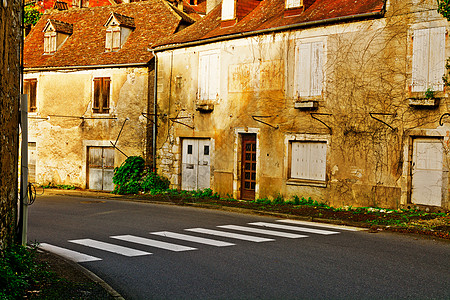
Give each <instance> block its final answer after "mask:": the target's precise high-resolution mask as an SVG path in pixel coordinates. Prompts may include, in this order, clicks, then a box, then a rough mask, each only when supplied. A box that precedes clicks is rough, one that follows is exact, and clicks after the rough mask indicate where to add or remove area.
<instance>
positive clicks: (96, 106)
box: [92, 78, 101, 112]
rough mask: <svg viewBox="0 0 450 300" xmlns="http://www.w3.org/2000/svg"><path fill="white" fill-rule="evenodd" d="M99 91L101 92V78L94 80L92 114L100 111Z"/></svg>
mask: <svg viewBox="0 0 450 300" xmlns="http://www.w3.org/2000/svg"><path fill="white" fill-rule="evenodd" d="M100 91H101V78H94V103H93V104H92V109H93V111H94V112H98V111H99V110H100Z"/></svg>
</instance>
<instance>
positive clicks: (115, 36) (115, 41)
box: [112, 28, 120, 51]
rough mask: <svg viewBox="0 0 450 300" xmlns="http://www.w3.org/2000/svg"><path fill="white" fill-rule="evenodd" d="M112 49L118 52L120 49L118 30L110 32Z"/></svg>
mask: <svg viewBox="0 0 450 300" xmlns="http://www.w3.org/2000/svg"><path fill="white" fill-rule="evenodd" d="M112 49H113V51H114V50H119V49H120V29H119V28H116V29H114V30H113V31H112Z"/></svg>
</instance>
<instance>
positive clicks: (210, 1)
mask: <svg viewBox="0 0 450 300" xmlns="http://www.w3.org/2000/svg"><path fill="white" fill-rule="evenodd" d="M220 2H222V1H221V0H206V14H208V13H209V12H210V11H212V10H213V9H214V8H215V7H216V6H217V5H219V4H220Z"/></svg>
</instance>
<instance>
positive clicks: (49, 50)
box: [43, 20, 73, 54]
mask: <svg viewBox="0 0 450 300" xmlns="http://www.w3.org/2000/svg"><path fill="white" fill-rule="evenodd" d="M43 32H44V54H53V53H55V52H56V51H57V50H58V49H59V48H61V46H62V44H64V42H65V41H66V40H67V38H68V37H69V36H70V35H71V34H72V32H73V26H72V24H69V23H65V22H62V21H58V20H48V21H47V24H46V25H45V27H44V30H43Z"/></svg>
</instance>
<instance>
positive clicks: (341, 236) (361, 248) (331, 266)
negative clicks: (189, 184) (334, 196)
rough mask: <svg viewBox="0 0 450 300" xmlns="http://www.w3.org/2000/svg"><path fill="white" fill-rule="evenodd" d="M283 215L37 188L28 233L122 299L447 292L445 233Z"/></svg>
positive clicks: (446, 295)
mask: <svg viewBox="0 0 450 300" xmlns="http://www.w3.org/2000/svg"><path fill="white" fill-rule="evenodd" d="M282 221H283V220H281V221H280V219H276V218H270V217H259V216H254V215H245V214H237V213H228V212H223V211H215V210H206V209H196V208H190V207H177V206H171V205H154V204H148V203H136V202H126V201H118V200H99V199H88V198H79V197H70V196H41V197H38V199H37V200H36V202H35V204H33V205H32V206H31V207H30V209H29V235H28V236H29V239H28V240H29V242H34V241H37V242H39V243H40V244H41V245H44V246H45V247H50V248H51V247H58V248H52V249H58V251H61V249H63V250H62V251H64V250H65V249H67V250H71V251H75V252H76V253H81V254H82V255H89V257H90V259H87V260H85V262H80V264H82V265H83V266H84V267H86V268H87V269H89V270H91V271H92V272H94V273H95V274H97V275H98V276H99V277H101V278H102V279H104V280H105V281H106V282H107V283H108V284H110V285H111V286H112V287H113V288H114V289H116V290H117V291H118V292H119V293H121V294H122V295H123V296H124V298H126V299H450V243H449V242H443V241H435V240H432V239H421V238H419V239H418V238H417V237H413V236H404V235H399V234H391V233H377V234H373V233H368V232H367V231H349V230H346V229H345V228H340V227H334V228H333V227H332V228H324V227H319V226H318V225H319V224H307V225H305V224H291V223H285V222H282ZM255 222H256V224H255ZM261 222H263V223H261ZM249 223H252V224H249ZM228 225H233V226H228ZM280 225H281V227H282V228H280ZM218 226H225V227H218ZM236 226H240V227H236ZM283 226H290V227H283ZM304 228H307V229H306V230H308V229H309V232H307V231H305V229H304ZM311 229H316V230H318V231H314V230H311ZM212 230H213V231H212ZM244 230H245V231H244ZM260 230H270V231H271V232H261V231H260ZM255 231H257V232H255ZM224 232H225V234H229V233H233V234H240V235H245V236H247V237H243V236H232V237H229V236H227V237H224V236H217V235H216V234H224ZM155 233H157V234H155ZM286 233H287V234H288V235H287V236H286ZM275 234H276V235H275ZM278 235H283V236H278ZM193 237H194V238H193ZM198 238H201V239H198ZM238 238H239V239H238ZM242 238H246V239H247V240H242ZM186 239H190V240H186ZM161 242H166V243H165V244H164V243H161ZM148 243H151V245H148ZM155 243H156V244H155ZM208 243H209V244H208ZM145 244H147V245H145ZM174 244H175V246H174ZM111 245H113V246H111ZM117 246H122V247H125V248H117ZM107 247H115V248H107ZM105 249H109V250H105ZM111 251H115V252H121V253H122V254H118V253H113V252H111ZM124 254H125V255H124ZM70 255H73V253H71V254H70ZM126 255H128V256H126ZM73 257H74V259H79V260H80V261H82V260H83V259H86V257H82V258H80V257H77V256H73Z"/></svg>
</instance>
